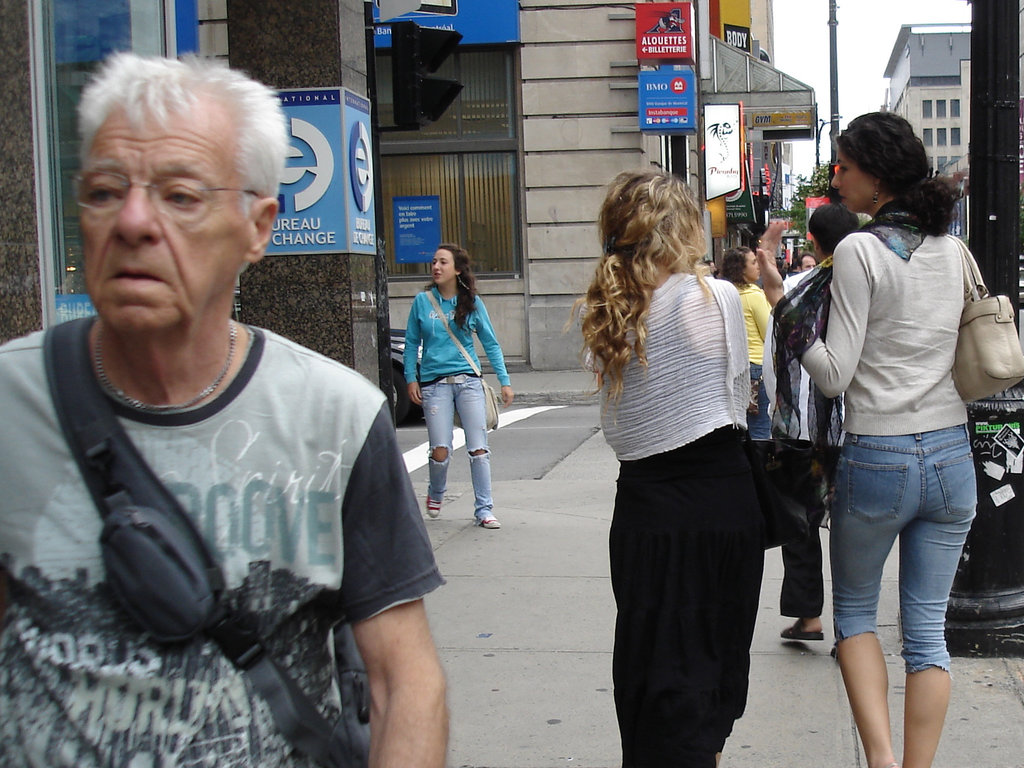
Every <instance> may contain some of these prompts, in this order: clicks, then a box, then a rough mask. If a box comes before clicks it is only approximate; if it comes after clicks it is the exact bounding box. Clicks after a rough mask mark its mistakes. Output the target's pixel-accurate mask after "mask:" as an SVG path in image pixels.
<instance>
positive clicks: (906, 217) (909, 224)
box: [861, 203, 924, 261]
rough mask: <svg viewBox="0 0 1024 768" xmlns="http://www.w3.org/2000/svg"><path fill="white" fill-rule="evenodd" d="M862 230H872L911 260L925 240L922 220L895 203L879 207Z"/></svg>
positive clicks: (894, 249)
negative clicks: (900, 208)
mask: <svg viewBox="0 0 1024 768" xmlns="http://www.w3.org/2000/svg"><path fill="white" fill-rule="evenodd" d="M861 231H862V232H870V233H871V234H872V235H874V236H875V237H877V238H878V239H879V240H881V241H882V242H883V243H884V244H885V247H886V248H888V249H889V250H890V251H892V252H893V253H895V254H896V255H897V256H899V257H900V258H901V259H903V260H904V261H910V257H911V256H912V255H913V253H914V251H916V250H917V249H918V248H919V247H920V246H921V243H923V242H924V232H922V231H921V220H920V219H919V218H917V216H915V215H914V214H912V213H909V212H907V211H901V210H899V209H898V208H897V207H896V206H895V204H894V203H886V204H885V205H883V206H882V207H881V208H879V209H878V213H876V214H875V218H873V219H872V220H871V221H870V222H868V223H867V224H865V225H864V226H863V227H862V228H861Z"/></svg>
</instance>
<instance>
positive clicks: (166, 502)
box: [43, 317, 342, 766]
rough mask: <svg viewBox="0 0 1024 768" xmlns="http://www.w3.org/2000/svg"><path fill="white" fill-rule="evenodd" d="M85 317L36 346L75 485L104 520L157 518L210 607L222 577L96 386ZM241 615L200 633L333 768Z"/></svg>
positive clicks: (319, 722)
mask: <svg viewBox="0 0 1024 768" xmlns="http://www.w3.org/2000/svg"><path fill="white" fill-rule="evenodd" d="M93 319H94V318H91V317H87V318H81V319H79V320H73V321H71V322H68V323H61V324H60V325H55V326H52V327H50V328H49V329H48V330H47V331H46V336H45V338H44V342H43V356H44V362H45V365H46V378H47V381H48V383H49V388H50V395H51V397H52V399H53V405H54V408H55V409H56V411H57V418H58V421H59V422H60V426H61V429H62V430H63V432H64V437H65V439H66V440H67V443H68V447H69V448H70V449H71V454H72V455H73V456H74V457H75V461H76V462H77V464H78V467H79V470H80V471H81V474H82V479H83V480H84V481H85V484H86V486H87V487H88V489H89V493H90V494H91V495H92V497H93V501H94V502H95V505H96V509H97V511H98V512H99V514H100V516H101V517H103V518H105V517H106V516H107V515H108V514H109V513H110V512H111V511H112V510H113V509H115V508H117V507H119V506H121V505H124V504H138V505H143V506H148V507H152V508H154V509H156V510H159V511H160V512H161V513H162V514H163V515H164V516H165V517H166V518H167V519H168V520H169V521H170V522H172V523H173V524H174V525H175V526H177V527H178V528H180V529H181V530H182V531H183V532H185V533H186V535H187V536H188V538H189V539H190V540H191V541H192V543H193V546H194V547H195V551H196V552H198V553H200V554H201V555H202V557H203V561H204V563H205V565H206V569H207V577H208V579H209V580H210V584H211V586H212V587H213V591H214V594H215V595H216V596H217V599H218V601H219V600H220V596H221V594H222V592H223V591H224V575H223V573H222V572H221V569H220V566H219V565H218V564H217V561H216V560H215V559H214V557H213V555H212V553H211V552H210V550H209V547H207V546H206V542H205V541H204V540H203V537H202V535H201V534H200V533H199V531H198V530H197V528H196V526H195V523H193V521H192V518H190V517H189V516H188V514H186V512H185V511H184V510H183V509H182V508H181V505H180V503H179V502H178V500H177V498H176V497H175V496H174V495H173V494H172V493H171V492H170V490H169V489H168V488H167V486H165V485H164V484H163V483H162V482H161V481H160V479H159V478H158V477H157V476H156V473H155V472H153V469H152V468H151V467H150V466H149V464H148V463H147V462H146V460H145V459H144V458H143V457H142V454H140V453H139V450H138V448H137V447H136V445H135V443H134V442H133V441H132V439H131V437H129V436H128V433H127V432H126V431H125V429H124V427H123V426H121V423H120V422H119V421H118V420H117V417H116V416H115V414H114V409H113V406H112V405H111V403H110V400H109V399H108V398H107V396H106V395H105V394H103V391H102V390H101V389H100V387H99V384H98V383H97V381H96V376H95V374H94V373H93V370H92V361H91V359H90V357H89V329H90V328H91V327H92V323H93ZM257 626H258V624H257V619H256V617H255V616H254V615H253V614H251V613H250V612H248V611H238V610H228V609H227V608H225V607H224V606H220V607H219V609H218V610H217V612H216V613H215V615H214V618H213V620H212V621H211V622H210V626H208V627H206V628H205V629H204V633H205V634H206V635H208V636H209V637H210V638H211V639H212V640H214V641H215V642H216V643H217V645H218V646H220V649H221V651H223V653H224V655H225V656H227V657H228V659H229V660H230V661H231V663H232V664H233V665H234V666H235V667H237V668H238V669H239V670H240V671H241V672H242V673H243V674H245V675H246V677H247V678H248V679H249V682H250V683H251V684H252V686H253V687H254V688H255V689H256V691H257V692H258V693H259V695H260V696H262V697H263V699H264V700H265V701H266V702H267V704H268V705H269V708H270V711H271V714H272V715H273V717H274V722H275V724H276V725H277V727H278V729H279V730H280V731H281V734H282V735H283V736H284V737H285V738H286V739H287V740H288V742H289V743H290V744H291V745H292V746H293V747H295V748H296V749H297V750H299V751H300V752H302V753H304V754H306V755H308V756H309V757H312V758H313V759H314V760H317V761H320V762H322V763H323V764H325V765H330V766H341V765H342V763H341V762H340V761H339V758H338V756H337V751H338V745H336V744H335V745H332V738H331V737H332V731H333V730H334V728H333V726H332V725H331V724H330V723H328V722H327V721H326V720H325V719H324V718H323V716H321V715H320V713H319V711H318V710H317V709H316V707H315V706H314V705H313V703H312V702H311V701H310V700H309V698H308V697H307V696H306V694H305V693H303V691H302V690H301V689H300V688H299V686H298V685H297V684H296V683H295V681H294V680H293V679H292V678H291V676H290V675H289V674H288V673H287V672H286V671H285V670H284V669H283V668H282V667H281V666H279V665H278V664H277V662H276V661H275V660H274V658H273V657H272V656H271V655H270V654H269V653H267V652H266V650H265V649H264V647H263V644H262V642H261V641H260V638H259V634H258V632H257Z"/></svg>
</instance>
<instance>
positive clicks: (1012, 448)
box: [995, 425, 1024, 457]
mask: <svg viewBox="0 0 1024 768" xmlns="http://www.w3.org/2000/svg"><path fill="white" fill-rule="evenodd" d="M995 440H996V442H997V443H999V445H1001V446H1003V448H1004V449H1005V450H1006V452H1007V453H1008V454H1009V455H1010V456H1014V457H1015V456H1017V454H1019V453H1020V452H1021V450H1022V449H1024V440H1022V439H1021V436H1020V435H1018V434H1017V433H1016V432H1014V431H1013V430H1012V429H1011V428H1010V426H1009V425H1005V426H1003V428H1002V429H1001V430H999V434H997V435H996V437H995Z"/></svg>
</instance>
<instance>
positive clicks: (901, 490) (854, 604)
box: [830, 426, 978, 673]
mask: <svg viewBox="0 0 1024 768" xmlns="http://www.w3.org/2000/svg"><path fill="white" fill-rule="evenodd" d="M977 502H978V491H977V485H976V484H975V477H974V459H973V457H972V455H971V446H970V442H969V440H968V437H967V430H966V428H965V427H964V426H958V427H950V428H948V429H938V430H935V431H932V432H923V433H920V434H913V435H894V436H873V435H854V434H847V436H846V440H845V442H844V444H843V451H842V455H841V457H840V459H839V465H838V468H837V470H836V498H835V504H834V506H833V513H832V534H831V537H830V541H831V560H832V598H833V607H834V615H835V629H836V639H837V640H843V639H846V638H848V637H852V636H854V635H858V634H862V633H864V632H875V631H876V630H877V618H878V598H879V591H880V589H881V580H882V567H883V565H884V564H885V560H886V558H887V557H888V555H889V552H890V550H891V549H892V546H893V544H894V543H895V541H896V538H897V537H899V542H900V544H899V546H900V549H899V553H900V570H899V589H900V618H901V622H902V623H901V628H902V635H903V660H904V662H905V663H906V670H907V672H908V673H911V672H920V671H921V670H923V669H927V668H928V667H940V668H942V669H945V670H947V671H948V670H949V652H948V651H947V650H946V638H945V618H946V604H947V603H948V601H949V591H950V589H951V588H952V586H953V577H954V576H955V575H956V569H957V565H958V563H959V561H960V553H961V550H962V549H963V546H964V542H965V541H966V539H967V533H968V531H970V528H971V521H972V520H973V519H974V513H975V507H976V506H977Z"/></svg>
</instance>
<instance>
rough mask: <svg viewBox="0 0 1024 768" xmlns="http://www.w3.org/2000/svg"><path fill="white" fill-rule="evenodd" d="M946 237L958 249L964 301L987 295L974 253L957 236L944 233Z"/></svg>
mask: <svg viewBox="0 0 1024 768" xmlns="http://www.w3.org/2000/svg"><path fill="white" fill-rule="evenodd" d="M946 237H948V238H949V239H950V240H952V241H953V242H954V243H956V245H957V248H959V249H960V260H961V262H962V264H963V275H964V302H965V303H966V302H967V301H968V300H971V301H980V300H981V299H983V298H985V297H986V296H988V288H987V287H986V286H985V280H984V278H982V276H981V270H980V269H979V268H978V262H977V261H975V259H974V254H973V253H971V250H970V249H969V248H968V247H967V244H966V243H964V241H963V240H961V239H960V238H959V237H954V236H953V235H946Z"/></svg>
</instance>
